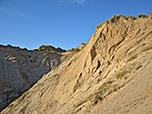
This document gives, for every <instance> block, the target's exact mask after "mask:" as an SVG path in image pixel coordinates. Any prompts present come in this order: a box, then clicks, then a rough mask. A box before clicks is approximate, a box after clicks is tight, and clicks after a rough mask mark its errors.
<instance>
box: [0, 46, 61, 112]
mask: <svg viewBox="0 0 152 114" xmlns="http://www.w3.org/2000/svg"><path fill="white" fill-rule="evenodd" d="M60 57H61V55H59V54H51V53H45V52H36V51H28V50H25V49H20V48H15V47H11V46H0V110H1V109H2V108H4V107H5V106H6V105H8V104H9V103H10V102H11V101H12V100H13V99H14V98H16V97H18V96H20V95H21V94H22V93H23V92H24V91H25V90H27V89H29V88H30V87H31V86H32V85H33V84H35V83H36V82H37V81H38V80H39V79H40V78H41V77H42V75H44V74H46V73H48V72H49V71H50V70H51V69H52V68H53V67H55V66H57V65H58V64H59V63H60Z"/></svg>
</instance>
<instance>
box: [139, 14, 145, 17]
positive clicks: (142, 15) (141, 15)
mask: <svg viewBox="0 0 152 114" xmlns="http://www.w3.org/2000/svg"><path fill="white" fill-rule="evenodd" d="M141 17H142V18H145V17H146V15H144V14H140V15H138V18H141Z"/></svg>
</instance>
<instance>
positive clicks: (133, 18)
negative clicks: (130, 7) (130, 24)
mask: <svg viewBox="0 0 152 114" xmlns="http://www.w3.org/2000/svg"><path fill="white" fill-rule="evenodd" d="M127 19H131V20H135V19H136V18H135V17H134V16H133V15H130V16H128V17H127Z"/></svg>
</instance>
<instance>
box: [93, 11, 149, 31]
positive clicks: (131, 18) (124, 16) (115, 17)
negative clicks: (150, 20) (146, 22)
mask: <svg viewBox="0 0 152 114" xmlns="http://www.w3.org/2000/svg"><path fill="white" fill-rule="evenodd" d="M146 17H147V16H146V15H144V14H140V15H138V17H134V16H133V15H130V16H128V17H127V16H126V15H122V14H119V15H118V16H117V15H114V16H113V17H112V18H110V19H109V20H107V21H105V22H103V23H101V24H99V25H97V27H96V28H97V29H98V28H100V27H102V26H103V24H105V23H109V21H111V22H115V21H116V20H119V19H120V18H123V19H126V20H136V19H137V18H146Z"/></svg>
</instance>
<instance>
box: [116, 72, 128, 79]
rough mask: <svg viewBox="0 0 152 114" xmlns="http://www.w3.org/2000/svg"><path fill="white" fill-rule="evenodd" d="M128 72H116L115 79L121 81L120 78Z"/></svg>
mask: <svg viewBox="0 0 152 114" xmlns="http://www.w3.org/2000/svg"><path fill="white" fill-rule="evenodd" d="M128 72H129V71H127V70H123V71H121V72H118V73H117V74H116V78H117V79H121V78H123V77H124V76H125V75H126V74H127V73H128Z"/></svg>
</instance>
